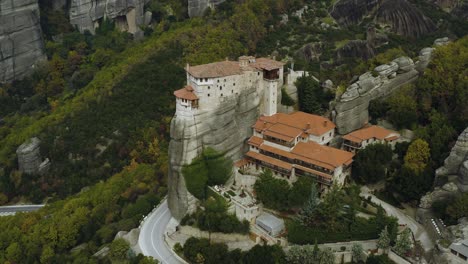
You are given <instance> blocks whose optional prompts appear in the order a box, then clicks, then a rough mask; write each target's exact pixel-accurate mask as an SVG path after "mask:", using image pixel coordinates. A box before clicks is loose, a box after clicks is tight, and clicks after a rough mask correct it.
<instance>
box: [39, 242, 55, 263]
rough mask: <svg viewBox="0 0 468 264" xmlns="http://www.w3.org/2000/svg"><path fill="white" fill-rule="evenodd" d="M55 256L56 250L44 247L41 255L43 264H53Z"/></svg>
mask: <svg viewBox="0 0 468 264" xmlns="http://www.w3.org/2000/svg"><path fill="white" fill-rule="evenodd" d="M54 256H55V252H54V249H53V248H52V247H50V246H46V247H44V249H43V250H42V254H41V263H43V264H45V263H52V260H53V258H54Z"/></svg>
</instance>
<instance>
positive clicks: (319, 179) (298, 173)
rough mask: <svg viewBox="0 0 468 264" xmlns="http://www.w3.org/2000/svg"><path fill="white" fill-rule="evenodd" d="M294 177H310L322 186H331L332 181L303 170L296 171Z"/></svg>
mask: <svg viewBox="0 0 468 264" xmlns="http://www.w3.org/2000/svg"><path fill="white" fill-rule="evenodd" d="M296 176H300V177H312V178H314V179H315V180H316V181H317V182H319V183H322V184H326V185H331V184H332V182H333V181H332V180H330V179H327V178H325V177H322V176H319V175H315V174H313V173H310V172H306V171H303V170H300V169H296Z"/></svg>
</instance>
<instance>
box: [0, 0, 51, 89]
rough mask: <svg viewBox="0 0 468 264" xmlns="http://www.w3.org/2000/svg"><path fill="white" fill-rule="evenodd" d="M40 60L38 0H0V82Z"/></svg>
mask: <svg viewBox="0 0 468 264" xmlns="http://www.w3.org/2000/svg"><path fill="white" fill-rule="evenodd" d="M44 60H46V56H45V54H44V43H43V39H42V31H41V26H40V14H39V5H38V0H22V1H7V0H0V83H6V82H11V81H13V80H18V79H21V78H23V77H25V76H27V75H28V74H30V73H32V72H33V70H34V68H35V67H36V66H37V65H38V64H39V63H41V62H42V61H44Z"/></svg>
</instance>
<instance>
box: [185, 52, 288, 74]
mask: <svg viewBox="0 0 468 264" xmlns="http://www.w3.org/2000/svg"><path fill="white" fill-rule="evenodd" d="M249 58H251V57H246V56H242V57H240V58H239V59H249ZM252 58H253V57H252ZM254 60H255V62H251V63H249V64H248V66H247V68H245V69H250V70H253V69H257V70H267V71H271V70H275V69H280V68H282V67H283V65H284V63H283V62H280V61H275V60H272V59H267V58H257V59H254ZM242 70H243V68H241V66H240V65H239V62H238V61H228V60H226V61H219V62H213V63H208V64H202V65H197V66H188V67H187V69H186V71H187V72H188V73H190V74H191V75H192V76H194V77H196V78H216V77H224V76H231V75H238V74H242Z"/></svg>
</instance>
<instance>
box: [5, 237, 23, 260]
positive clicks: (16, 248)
mask: <svg viewBox="0 0 468 264" xmlns="http://www.w3.org/2000/svg"><path fill="white" fill-rule="evenodd" d="M22 256H23V252H22V250H21V247H20V245H19V244H18V242H13V243H11V245H9V246H8V247H7V248H6V251H5V257H6V258H7V259H8V261H10V262H13V263H20V262H21V259H22Z"/></svg>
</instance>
